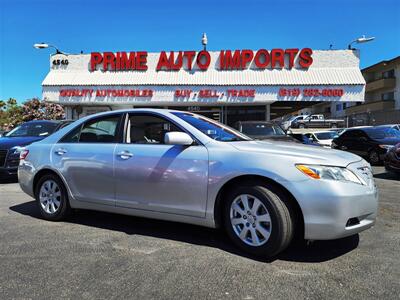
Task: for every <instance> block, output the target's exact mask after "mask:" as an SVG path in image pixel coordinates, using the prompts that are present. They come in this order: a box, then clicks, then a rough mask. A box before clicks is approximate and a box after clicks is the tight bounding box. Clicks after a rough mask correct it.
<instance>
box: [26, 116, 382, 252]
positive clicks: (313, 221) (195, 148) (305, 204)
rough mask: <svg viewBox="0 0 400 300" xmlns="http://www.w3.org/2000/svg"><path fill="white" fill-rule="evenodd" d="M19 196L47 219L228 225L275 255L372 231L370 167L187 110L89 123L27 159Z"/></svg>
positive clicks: (31, 150) (254, 248) (242, 243)
mask: <svg viewBox="0 0 400 300" xmlns="http://www.w3.org/2000/svg"><path fill="white" fill-rule="evenodd" d="M18 177H19V183H20V186H21V188H22V189H23V190H24V191H25V192H26V193H27V194H29V195H31V196H32V197H34V198H36V201H37V205H38V209H39V210H40V213H41V215H42V216H43V218H45V219H47V220H52V221H58V220H61V219H64V218H65V217H66V216H67V215H68V214H69V213H70V212H71V209H72V208H79V209H91V210H100V211H108V212H113V213H121V214H127V215H134V216H143V217H148V218H156V219H163V220H170V221H178V222H184V223H192V224H197V225H202V226H207V227H222V228H224V229H225V230H226V232H227V234H228V235H229V237H230V238H231V239H232V241H233V242H234V243H235V244H236V245H237V246H238V247H240V248H242V249H243V250H245V251H247V252H249V253H251V254H253V255H259V256H273V255H276V254H277V253H279V252H281V251H282V250H283V249H285V248H286V247H287V246H288V245H289V243H290V242H291V240H292V239H293V238H294V236H296V235H300V236H301V237H303V238H305V239H308V240H326V239H337V238H341V237H345V236H349V235H353V234H356V233H358V232H361V231H363V230H365V229H367V228H370V227H371V226H373V225H374V223H375V218H376V213H377V205H378V196H377V190H376V186H375V183H374V180H373V177H372V173H371V167H370V165H369V164H368V163H367V162H366V161H365V160H363V159H362V158H360V157H359V156H356V155H354V154H350V153H347V152H342V151H338V150H332V149H321V148H318V147H312V146H306V145H299V144H290V143H284V142H281V143H280V142H274V141H253V140H251V139H250V138H248V137H247V136H245V135H243V134H241V133H239V132H237V131H235V130H234V129H232V128H229V127H227V126H225V125H222V124H220V123H218V122H215V121H213V120H210V119H207V118H205V117H203V116H199V115H196V114H193V113H189V112H181V111H172V110H157V109H134V110H122V111H112V112H107V113H101V114H97V115H91V116H88V117H85V118H83V119H80V120H78V121H76V122H74V123H73V124H71V125H69V126H67V127H65V128H63V129H61V130H60V131H58V132H57V133H55V134H53V135H51V136H49V137H48V138H46V139H44V140H42V141H40V142H37V143H34V144H32V145H29V146H28V147H26V149H25V150H23V151H22V152H21V162H20V165H19V169H18Z"/></svg>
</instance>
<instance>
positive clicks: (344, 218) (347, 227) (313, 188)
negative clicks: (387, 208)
mask: <svg viewBox="0 0 400 300" xmlns="http://www.w3.org/2000/svg"><path fill="white" fill-rule="evenodd" d="M357 167H359V166H356V168H357ZM287 187H288V189H289V191H290V192H291V193H292V194H293V195H294V197H295V198H296V199H297V201H298V203H299V205H300V208H301V210H302V213H303V218H304V238H305V239H307V240H332V239H338V238H343V237H346V236H350V235H353V234H356V233H359V232H361V231H364V230H366V229H368V228H370V227H372V226H373V225H374V224H375V219H376V216H377V210H378V191H377V188H376V186H375V183H374V181H373V179H372V178H371V181H370V182H369V185H361V184H356V183H350V182H339V181H333V180H315V179H310V180H308V181H307V183H303V184H291V183H288V185H287Z"/></svg>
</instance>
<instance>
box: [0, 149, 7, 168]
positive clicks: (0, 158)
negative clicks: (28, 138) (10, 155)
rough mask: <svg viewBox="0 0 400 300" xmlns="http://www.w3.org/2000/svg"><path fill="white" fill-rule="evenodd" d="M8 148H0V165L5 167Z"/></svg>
mask: <svg viewBox="0 0 400 300" xmlns="http://www.w3.org/2000/svg"><path fill="white" fill-rule="evenodd" d="M7 152H8V151H7V150H0V167H4V164H5V163H6V157H7Z"/></svg>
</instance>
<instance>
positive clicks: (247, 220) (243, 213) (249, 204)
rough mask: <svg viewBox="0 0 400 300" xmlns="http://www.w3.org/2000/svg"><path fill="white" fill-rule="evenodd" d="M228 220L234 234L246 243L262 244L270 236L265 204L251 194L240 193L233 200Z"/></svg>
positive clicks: (269, 218)
mask: <svg viewBox="0 0 400 300" xmlns="http://www.w3.org/2000/svg"><path fill="white" fill-rule="evenodd" d="M230 221H231V225H232V227H233V231H234V232H235V234H236V235H237V236H238V237H239V238H240V239H241V240H242V241H243V242H244V243H246V244H247V245H250V246H254V247H256V246H261V245H264V244H265V243H266V242H267V241H268V239H269V237H270V236H271V230H272V223H271V217H270V214H269V212H268V210H267V208H266V207H265V205H264V204H263V203H262V202H261V201H260V200H259V199H257V198H256V197H254V196H252V195H248V194H242V195H239V196H237V197H236V198H235V200H233V202H232V204H231V208H230Z"/></svg>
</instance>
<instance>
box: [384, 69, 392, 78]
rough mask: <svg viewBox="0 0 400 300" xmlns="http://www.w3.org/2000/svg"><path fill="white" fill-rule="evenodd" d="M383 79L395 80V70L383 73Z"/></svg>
mask: <svg viewBox="0 0 400 300" xmlns="http://www.w3.org/2000/svg"><path fill="white" fill-rule="evenodd" d="M382 78H394V69H392V70H389V71H386V72H382Z"/></svg>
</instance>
